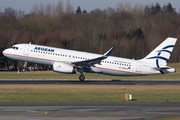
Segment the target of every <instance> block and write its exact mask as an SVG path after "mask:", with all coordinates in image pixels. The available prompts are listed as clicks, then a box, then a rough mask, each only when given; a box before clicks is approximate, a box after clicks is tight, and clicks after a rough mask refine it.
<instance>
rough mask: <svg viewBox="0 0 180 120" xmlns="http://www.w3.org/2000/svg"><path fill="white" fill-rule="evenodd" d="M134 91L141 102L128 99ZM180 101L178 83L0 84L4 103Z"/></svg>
mask: <svg viewBox="0 0 180 120" xmlns="http://www.w3.org/2000/svg"><path fill="white" fill-rule="evenodd" d="M124 94H132V96H133V99H137V101H126V100H124ZM167 99H168V102H174V103H175V102H180V87H179V86H178V85H62V84H57V85H54V84H53V85H0V103H119V102H141V103H143V102H145V103H162V102H166V100H167Z"/></svg>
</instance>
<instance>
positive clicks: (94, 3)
mask: <svg viewBox="0 0 180 120" xmlns="http://www.w3.org/2000/svg"><path fill="white" fill-rule="evenodd" d="M58 1H62V2H63V4H64V6H65V4H66V2H67V0H0V10H1V11H4V8H6V7H11V8H13V9H14V10H21V11H25V14H28V13H30V11H31V10H32V8H33V6H34V5H35V4H37V5H40V3H43V5H44V6H46V5H47V3H50V4H51V5H53V4H55V5H56V4H57V3H58ZM126 2H128V3H130V4H131V5H132V6H135V5H137V4H139V5H144V6H146V5H152V4H155V3H156V2H158V3H159V4H160V5H161V7H163V6H164V5H167V4H168V3H169V2H170V3H171V4H172V6H173V7H174V8H176V11H177V12H179V11H180V0H70V3H71V4H72V5H73V8H74V11H75V10H76V9H77V7H78V6H80V8H81V10H82V11H83V10H86V11H87V12H91V11H92V10H94V9H96V8H100V9H101V10H103V9H106V8H108V7H112V8H116V7H117V5H118V3H123V4H125V3H126Z"/></svg>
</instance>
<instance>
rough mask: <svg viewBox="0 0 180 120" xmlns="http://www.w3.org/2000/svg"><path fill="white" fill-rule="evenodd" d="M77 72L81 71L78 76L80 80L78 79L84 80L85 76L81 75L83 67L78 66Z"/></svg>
mask: <svg viewBox="0 0 180 120" xmlns="http://www.w3.org/2000/svg"><path fill="white" fill-rule="evenodd" d="M78 72H80V73H81V75H80V76H79V80H80V81H84V79H85V76H84V75H83V68H79V69H78Z"/></svg>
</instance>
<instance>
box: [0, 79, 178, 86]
mask: <svg viewBox="0 0 180 120" xmlns="http://www.w3.org/2000/svg"><path fill="white" fill-rule="evenodd" d="M0 84H115V85H180V80H85V81H83V82H81V81H79V80H0Z"/></svg>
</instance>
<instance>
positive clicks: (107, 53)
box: [104, 47, 114, 57]
mask: <svg viewBox="0 0 180 120" xmlns="http://www.w3.org/2000/svg"><path fill="white" fill-rule="evenodd" d="M113 50H114V47H112V48H111V49H110V50H109V51H107V52H106V53H105V54H104V56H106V57H108V56H110V54H111V53H112V51H113Z"/></svg>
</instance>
